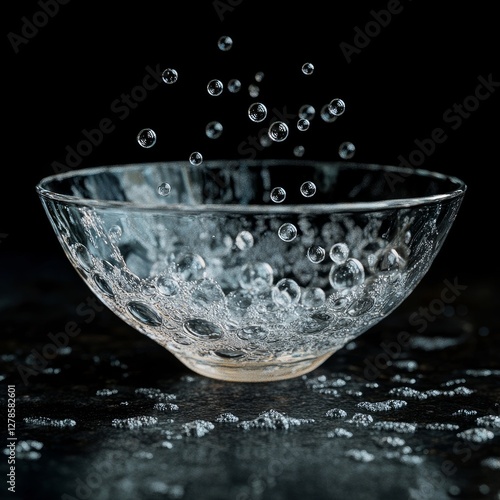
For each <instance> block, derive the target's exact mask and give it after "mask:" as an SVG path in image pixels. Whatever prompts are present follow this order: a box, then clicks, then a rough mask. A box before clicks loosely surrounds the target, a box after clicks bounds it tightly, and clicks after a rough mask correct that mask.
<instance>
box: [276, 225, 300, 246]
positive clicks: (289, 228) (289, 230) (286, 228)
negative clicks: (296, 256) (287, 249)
mask: <svg viewBox="0 0 500 500" xmlns="http://www.w3.org/2000/svg"><path fill="white" fill-rule="evenodd" d="M278 236H279V237H280V238H281V239H282V240H283V241H286V242H289V241H293V240H294V239H295V238H296V237H297V228H296V227H295V226H294V225H293V224H292V223H291V222H285V223H284V224H283V225H282V226H281V227H280V228H279V229H278Z"/></svg>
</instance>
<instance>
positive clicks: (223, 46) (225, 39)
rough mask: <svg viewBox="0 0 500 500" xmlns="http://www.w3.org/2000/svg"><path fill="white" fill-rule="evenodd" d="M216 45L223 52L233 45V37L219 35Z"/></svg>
mask: <svg viewBox="0 0 500 500" xmlns="http://www.w3.org/2000/svg"><path fill="white" fill-rule="evenodd" d="M217 46H218V47H219V49H220V50H222V51H223V52H227V51H228V50H230V49H231V47H232V46H233V39H232V38H231V37H230V36H227V35H224V36H221V37H220V38H219V40H218V41H217Z"/></svg>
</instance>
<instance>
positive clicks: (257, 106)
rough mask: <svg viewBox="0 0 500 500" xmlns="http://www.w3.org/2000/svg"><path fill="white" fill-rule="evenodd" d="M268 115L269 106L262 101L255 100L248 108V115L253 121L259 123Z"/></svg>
mask: <svg viewBox="0 0 500 500" xmlns="http://www.w3.org/2000/svg"><path fill="white" fill-rule="evenodd" d="M266 116H267V108H266V106H265V105H264V104H262V103H261V102H254V103H253V104H250V107H249V108H248V117H249V118H250V120H252V121H253V122H256V123H259V122H261V121H263V120H265V119H266Z"/></svg>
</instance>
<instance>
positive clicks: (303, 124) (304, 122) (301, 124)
mask: <svg viewBox="0 0 500 500" xmlns="http://www.w3.org/2000/svg"><path fill="white" fill-rule="evenodd" d="M310 124H311V123H310V122H309V120H308V119H307V118H299V119H298V121H297V128H298V129H299V130H300V131H301V132H305V131H306V130H307V129H308V128H309V125H310Z"/></svg>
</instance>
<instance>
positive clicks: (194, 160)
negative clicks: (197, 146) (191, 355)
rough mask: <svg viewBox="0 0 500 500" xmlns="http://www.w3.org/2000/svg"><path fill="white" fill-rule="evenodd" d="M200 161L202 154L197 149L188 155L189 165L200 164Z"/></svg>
mask: <svg viewBox="0 0 500 500" xmlns="http://www.w3.org/2000/svg"><path fill="white" fill-rule="evenodd" d="M202 162H203V155H202V154H201V153H199V152H198V151H195V152H194V153H191V154H190V155H189V163H191V165H201V163H202Z"/></svg>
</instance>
